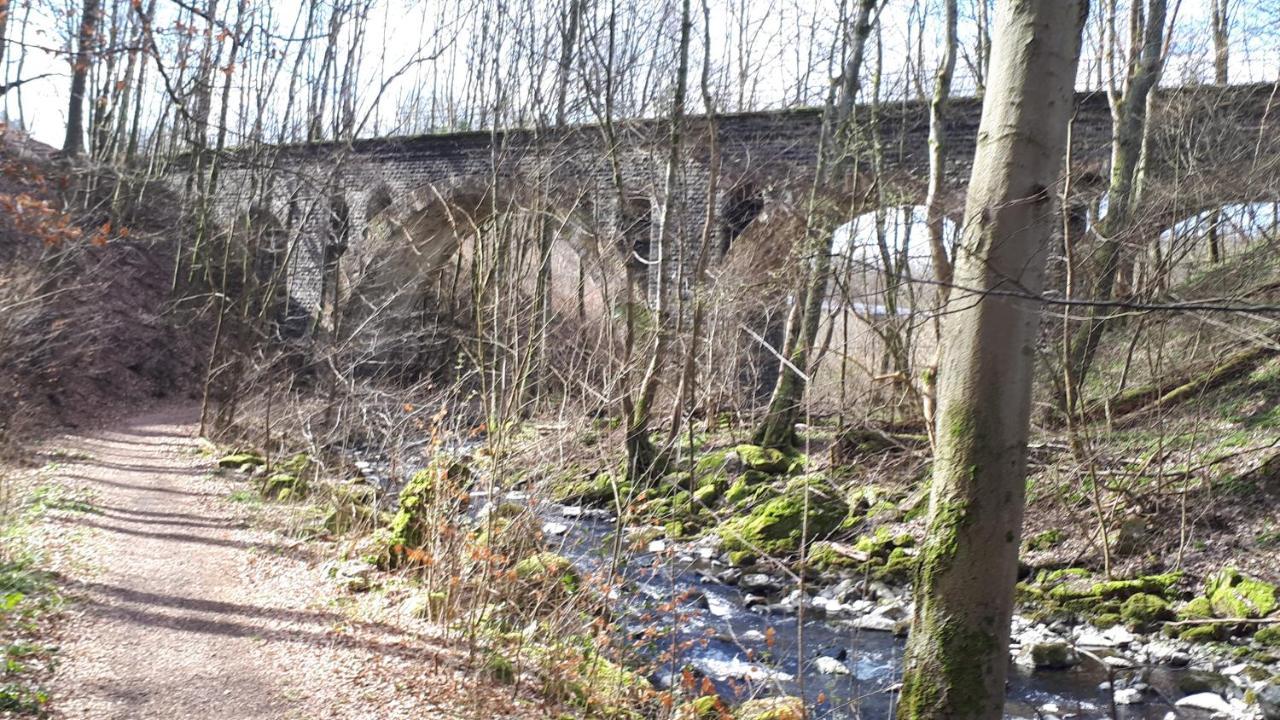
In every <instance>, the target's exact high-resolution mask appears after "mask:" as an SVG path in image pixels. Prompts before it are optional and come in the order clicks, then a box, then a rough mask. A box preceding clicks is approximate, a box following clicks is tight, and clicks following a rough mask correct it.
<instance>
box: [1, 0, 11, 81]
mask: <svg viewBox="0 0 1280 720" xmlns="http://www.w3.org/2000/svg"><path fill="white" fill-rule="evenodd" d="M8 27H9V0H0V68H3V67H4V44H5V37H6V35H5V31H6V30H7V29H8ZM5 79H6V78H0V84H3V83H4V81H5Z"/></svg>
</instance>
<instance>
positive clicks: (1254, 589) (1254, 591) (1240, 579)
mask: <svg viewBox="0 0 1280 720" xmlns="http://www.w3.org/2000/svg"><path fill="white" fill-rule="evenodd" d="M1205 596H1206V597H1208V598H1209V603H1210V605H1211V606H1212V607H1213V613H1214V615H1215V616H1217V617H1221V618H1260V617H1265V616H1267V615H1270V614H1271V613H1273V612H1275V610H1276V608H1277V606H1280V600H1278V599H1277V596H1276V586H1275V585H1272V584H1271V583H1268V582H1263V581H1262V580H1258V579H1257V578H1251V577H1248V576H1245V575H1242V574H1241V573H1240V571H1238V570H1236V569H1235V568H1224V569H1223V570H1221V571H1219V572H1218V573H1217V574H1215V575H1214V576H1212V577H1210V578H1209V579H1208V580H1207V581H1206V582H1205Z"/></svg>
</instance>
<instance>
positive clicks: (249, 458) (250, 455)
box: [218, 450, 267, 470]
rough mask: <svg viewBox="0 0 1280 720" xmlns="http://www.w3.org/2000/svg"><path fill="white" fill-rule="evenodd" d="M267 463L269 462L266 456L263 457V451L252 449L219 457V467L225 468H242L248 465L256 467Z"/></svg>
mask: <svg viewBox="0 0 1280 720" xmlns="http://www.w3.org/2000/svg"><path fill="white" fill-rule="evenodd" d="M266 464H267V460H266V458H264V457H262V454H261V453H258V452H254V451H252V450H245V451H242V452H234V453H231V454H230V455H224V456H222V457H220V458H218V467H220V468H225V469H228V470H241V469H244V468H245V467H246V466H247V467H250V468H255V467H258V466H259V465H266Z"/></svg>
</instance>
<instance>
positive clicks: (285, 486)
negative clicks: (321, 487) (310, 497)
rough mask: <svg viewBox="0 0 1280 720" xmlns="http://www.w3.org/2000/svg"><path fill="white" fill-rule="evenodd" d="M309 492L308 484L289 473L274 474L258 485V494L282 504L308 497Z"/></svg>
mask: <svg viewBox="0 0 1280 720" xmlns="http://www.w3.org/2000/svg"><path fill="white" fill-rule="evenodd" d="M308 491H309V488H308V486H307V482H306V481H305V480H303V479H302V478H301V477H299V476H297V475H295V474H293V473H289V472H278V473H272V474H271V475H268V476H267V477H265V478H263V479H262V481H261V482H260V483H259V484H258V492H260V493H261V494H262V497H264V498H267V499H269V500H279V501H281V502H284V501H287V500H299V499H301V498H303V497H306V495H307V493H308Z"/></svg>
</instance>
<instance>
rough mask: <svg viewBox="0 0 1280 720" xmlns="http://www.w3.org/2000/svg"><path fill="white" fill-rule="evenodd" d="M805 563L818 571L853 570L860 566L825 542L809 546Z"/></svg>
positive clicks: (855, 560) (853, 559)
mask: <svg viewBox="0 0 1280 720" xmlns="http://www.w3.org/2000/svg"><path fill="white" fill-rule="evenodd" d="M807 562H808V565H809V567H811V568H813V569H815V570H819V571H827V570H839V569H843V568H854V567H857V566H858V565H860V564H861V563H860V562H859V561H858V560H857V559H856V558H853V557H851V556H849V555H848V554H846V553H843V552H840V551H839V550H837V549H836V546H835V543H831V542H828V541H826V540H819V541H817V542H815V543H813V544H811V545H810V546H809V555H808V558H807Z"/></svg>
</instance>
